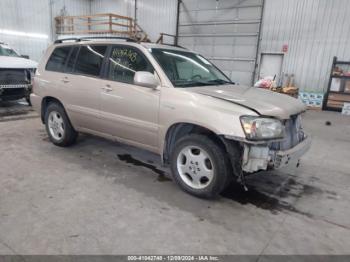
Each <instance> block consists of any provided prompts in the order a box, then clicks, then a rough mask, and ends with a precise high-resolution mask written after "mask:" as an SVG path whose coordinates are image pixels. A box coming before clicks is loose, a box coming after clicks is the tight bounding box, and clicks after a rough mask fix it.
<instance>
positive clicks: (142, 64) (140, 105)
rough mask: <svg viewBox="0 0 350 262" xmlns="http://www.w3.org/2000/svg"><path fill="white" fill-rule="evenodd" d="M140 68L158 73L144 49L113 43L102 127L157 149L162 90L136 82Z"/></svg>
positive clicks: (114, 133)
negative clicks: (136, 74) (143, 51)
mask: <svg viewBox="0 0 350 262" xmlns="http://www.w3.org/2000/svg"><path fill="white" fill-rule="evenodd" d="M137 71H148V72H151V73H154V74H155V71H154V69H153V66H152V65H151V63H150V62H149V61H148V59H147V58H146V57H145V55H144V54H143V53H142V51H141V50H139V49H137V48H134V47H130V46H123V45H115V46H112V47H111V51H110V56H109V58H108V63H107V68H106V75H105V77H106V80H105V81H104V83H101V84H103V86H102V91H101V119H102V121H103V128H104V132H105V133H107V134H110V135H113V136H116V137H118V138H119V139H121V140H126V142H129V143H131V144H134V145H138V146H141V147H144V148H147V149H149V150H152V151H157V150H158V129H159V128H158V110H159V97H160V90H155V89H152V88H148V87H142V86H137V85H134V75H135V72H137Z"/></svg>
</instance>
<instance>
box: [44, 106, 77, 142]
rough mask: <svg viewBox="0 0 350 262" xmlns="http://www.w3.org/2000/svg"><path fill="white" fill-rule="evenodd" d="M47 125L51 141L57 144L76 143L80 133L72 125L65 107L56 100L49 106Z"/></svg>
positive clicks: (46, 114) (46, 118)
mask: <svg viewBox="0 0 350 262" xmlns="http://www.w3.org/2000/svg"><path fill="white" fill-rule="evenodd" d="M45 127H46V132H47V134H48V135H49V138H50V141H51V142H52V143H53V144H55V145H56V146H61V147H67V146H70V145H72V144H74V143H75V141H76V139H77V137H78V133H77V132H76V131H75V130H74V128H73V126H72V125H71V123H70V121H69V119H68V116H67V114H66V112H65V110H64V108H63V107H62V106H61V105H60V104H58V103H55V102H53V103H50V104H49V105H48V106H47V109H46V112H45Z"/></svg>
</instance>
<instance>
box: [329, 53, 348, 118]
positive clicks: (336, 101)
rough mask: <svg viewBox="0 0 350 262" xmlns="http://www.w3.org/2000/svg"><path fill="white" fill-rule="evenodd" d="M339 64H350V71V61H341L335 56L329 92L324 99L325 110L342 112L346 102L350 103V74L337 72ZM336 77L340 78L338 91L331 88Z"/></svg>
mask: <svg viewBox="0 0 350 262" xmlns="http://www.w3.org/2000/svg"><path fill="white" fill-rule="evenodd" d="M338 66H349V68H348V73H350V61H339V60H338V58H337V57H336V56H335V57H334V58H333V63H332V69H331V73H330V77H329V83H328V88H327V92H326V94H325V96H324V100H323V105H322V109H323V110H330V111H338V112H341V111H342V108H343V105H344V103H350V74H347V75H337V74H335V72H336V70H335V69H336V67H338ZM334 79H340V83H339V90H338V91H334V90H331V86H332V82H333V80H334Z"/></svg>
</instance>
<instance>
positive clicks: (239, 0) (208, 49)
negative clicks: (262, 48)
mask: <svg viewBox="0 0 350 262" xmlns="http://www.w3.org/2000/svg"><path fill="white" fill-rule="evenodd" d="M262 9H263V0H182V1H181V2H180V9H179V23H178V44H179V45H181V46H184V47H186V48H189V49H192V50H194V51H197V52H199V53H201V54H202V55H204V56H205V57H207V58H209V59H210V60H211V61H212V62H213V63H214V64H215V65H217V66H218V67H219V68H220V69H221V70H222V71H224V72H225V73H226V74H227V76H229V77H230V78H231V79H232V81H234V82H236V83H239V84H244V85H251V84H252V82H253V75H254V68H255V59H256V53H257V48H258V42H259V41H258V39H259V28H260V23H261V17H262Z"/></svg>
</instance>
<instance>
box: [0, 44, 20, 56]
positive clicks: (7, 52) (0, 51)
mask: <svg viewBox="0 0 350 262" xmlns="http://www.w3.org/2000/svg"><path fill="white" fill-rule="evenodd" d="M0 56H15V57H19V55H18V54H17V53H16V51H14V50H13V49H11V48H9V47H8V46H6V45H0Z"/></svg>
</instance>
